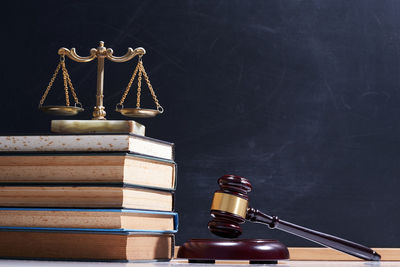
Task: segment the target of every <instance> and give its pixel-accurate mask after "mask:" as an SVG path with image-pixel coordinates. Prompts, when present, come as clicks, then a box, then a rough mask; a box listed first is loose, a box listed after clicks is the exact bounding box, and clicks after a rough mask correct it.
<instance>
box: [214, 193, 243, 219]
mask: <svg viewBox="0 0 400 267" xmlns="http://www.w3.org/2000/svg"><path fill="white" fill-rule="evenodd" d="M247 206H248V201H247V200H246V199H243V198H241V197H237V196H234V195H231V194H226V193H220V192H216V193H215V194H214V198H213V201H212V204H211V210H220V211H225V212H229V213H232V214H235V215H239V216H240V217H242V218H246V213H247Z"/></svg>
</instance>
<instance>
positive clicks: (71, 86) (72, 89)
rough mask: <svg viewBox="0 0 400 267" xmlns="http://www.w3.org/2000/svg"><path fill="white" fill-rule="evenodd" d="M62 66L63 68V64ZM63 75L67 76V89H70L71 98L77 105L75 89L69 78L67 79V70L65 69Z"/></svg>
mask: <svg viewBox="0 0 400 267" xmlns="http://www.w3.org/2000/svg"><path fill="white" fill-rule="evenodd" d="M64 66H65V64H64ZM65 74H66V76H67V82H68V85H69V87H70V88H71V93H72V97H73V98H74V101H75V104H78V103H79V100H78V96H77V95H76V92H75V88H74V86H73V85H72V81H71V78H70V77H69V73H68V70H67V68H65Z"/></svg>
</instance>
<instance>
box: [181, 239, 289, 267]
mask: <svg viewBox="0 0 400 267" xmlns="http://www.w3.org/2000/svg"><path fill="white" fill-rule="evenodd" d="M178 258H187V259H188V260H189V262H198V263H200V262H201V263H214V262H215V260H245V261H247V260H248V261H250V263H264V264H266V263H277V262H278V260H287V259H289V251H288V249H287V247H286V246H285V245H284V244H282V243H281V242H279V241H277V240H267V239H235V240H232V239H191V240H189V241H187V242H186V243H185V244H183V246H181V247H180V249H179V251H178Z"/></svg>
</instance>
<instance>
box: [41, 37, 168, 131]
mask: <svg viewBox="0 0 400 267" xmlns="http://www.w3.org/2000/svg"><path fill="white" fill-rule="evenodd" d="M113 53H114V52H113V50H112V49H111V48H106V47H105V46H104V42H103V41H100V43H99V47H97V48H92V49H91V50H90V55H89V56H86V57H82V56H79V55H78V54H77V52H76V50H75V48H71V50H69V49H67V48H64V47H62V48H60V49H59V50H58V55H60V60H59V63H58V65H57V67H56V69H55V71H54V74H53V76H52V77H51V79H50V82H49V84H48V86H47V88H46V90H45V92H44V94H43V96H42V98H41V100H40V103H39V109H40V110H41V111H43V112H45V113H47V114H51V115H58V116H74V115H77V114H79V113H80V112H82V111H84V108H83V106H82V104H81V103H80V102H79V99H78V95H77V93H76V91H75V88H74V86H73V85H72V81H71V77H70V75H69V73H68V70H67V67H66V63H65V59H66V57H68V58H69V59H71V60H73V61H76V62H91V61H93V60H95V59H96V58H97V93H96V106H95V107H94V110H93V118H92V120H52V122H51V131H52V132H63V133H113V132H114V133H116V132H118V133H123V132H132V131H133V130H132V129H133V128H136V131H135V132H138V133H139V134H143V135H144V126H143V125H141V124H139V123H137V122H135V121H123V120H111V121H110V120H106V111H105V107H104V105H103V98H104V94H103V90H104V61H105V59H108V60H110V61H112V62H118V63H120V62H127V61H129V60H131V59H133V58H135V57H137V58H138V62H137V65H136V67H135V69H134V71H133V73H132V75H131V78H130V80H129V82H128V85H127V86H126V88H125V91H124V92H123V94H122V98H121V100H120V102H119V103H117V104H116V106H115V111H117V112H119V113H121V115H123V116H125V117H130V118H151V117H155V116H157V115H159V114H162V113H163V112H164V108H163V107H162V106H161V105H160V103H159V101H158V99H157V95H156V93H155V91H154V89H153V87H152V85H151V83H150V79H149V76H148V74H147V72H146V70H145V68H144V65H143V60H142V58H143V55H145V54H146V50H145V49H144V48H142V47H138V48H136V49H132V48H130V47H129V48H128V51H127V52H126V54H125V55H123V56H120V57H119V56H114V55H113ZM60 70H61V72H62V76H63V82H64V94H65V105H64V106H63V105H45V104H44V103H45V100H46V98H47V95H48V94H49V92H50V90H51V89H52V87H53V84H54V81H55V80H56V78H57V75H58V73H59V72H60ZM136 77H137V90H136V91H137V94H136V107H135V108H127V107H124V102H125V99H126V97H127V95H128V93H129V91H130V89H131V87H132V84H133V83H134V80H135V78H136ZM142 78H144V80H145V81H146V84H147V87H148V89H149V90H150V93H151V95H152V98H153V101H154V104H155V106H156V108H155V109H148V108H142V107H141V106H140V100H141V89H142ZM70 91H71V92H70ZM70 93H71V95H72V98H73V101H74V104H73V105H71V101H70ZM132 127H133V128H132Z"/></svg>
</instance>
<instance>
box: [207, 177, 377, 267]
mask: <svg viewBox="0 0 400 267" xmlns="http://www.w3.org/2000/svg"><path fill="white" fill-rule="evenodd" d="M218 184H219V186H220V190H217V191H215V193H214V198H213V202H212V204H211V216H212V217H214V218H213V220H211V221H210V222H209V223H208V229H209V230H210V231H211V232H212V233H214V234H216V235H218V236H221V237H225V238H235V237H238V236H239V235H241V234H242V230H241V228H240V225H239V224H241V223H244V222H245V221H246V220H248V221H250V222H255V223H261V224H266V225H268V226H269V228H271V229H279V230H282V231H285V232H288V233H291V234H294V235H297V236H299V237H302V238H305V239H308V240H310V241H313V242H315V243H318V244H321V245H323V246H326V247H329V248H333V249H336V250H339V251H342V252H344V253H347V254H350V255H353V256H355V257H359V258H361V259H364V260H370V261H379V260H380V259H381V256H380V255H379V254H378V253H377V252H375V251H373V250H372V249H370V248H368V247H366V246H363V245H360V244H357V243H354V242H352V241H348V240H345V239H342V238H339V237H336V236H332V235H328V234H325V233H321V232H318V231H315V230H311V229H308V228H305V227H302V226H299V225H296V224H293V223H290V222H286V221H283V220H280V219H279V218H278V217H277V216H270V215H267V214H264V213H262V212H261V211H259V210H257V209H254V208H250V207H248V200H249V198H248V196H247V194H248V193H249V192H250V191H251V189H252V186H251V184H250V182H249V181H248V180H247V179H245V178H242V177H239V176H235V175H225V176H222V177H221V178H219V179H218Z"/></svg>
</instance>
